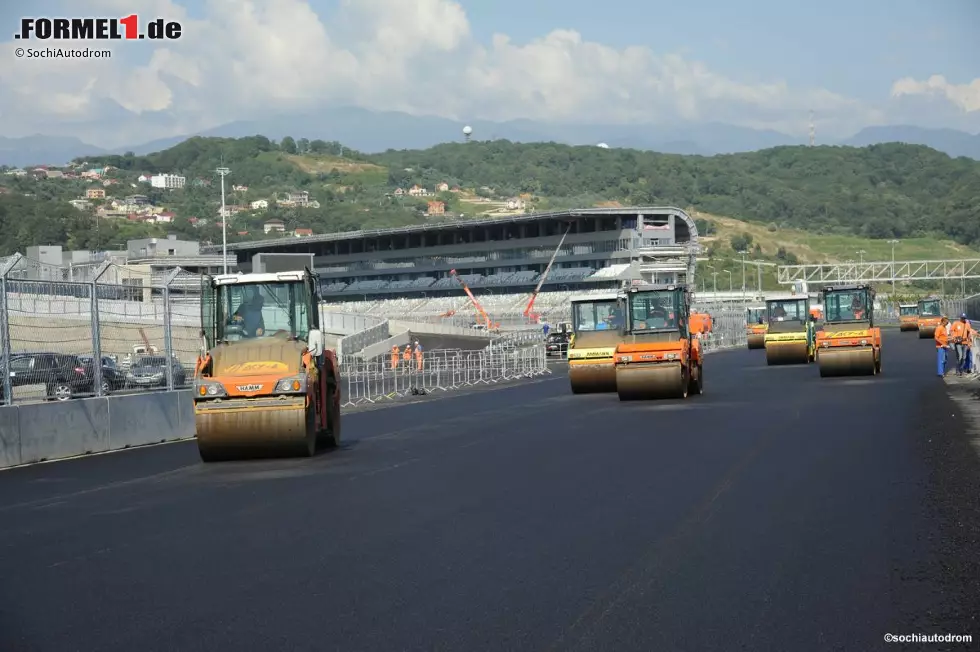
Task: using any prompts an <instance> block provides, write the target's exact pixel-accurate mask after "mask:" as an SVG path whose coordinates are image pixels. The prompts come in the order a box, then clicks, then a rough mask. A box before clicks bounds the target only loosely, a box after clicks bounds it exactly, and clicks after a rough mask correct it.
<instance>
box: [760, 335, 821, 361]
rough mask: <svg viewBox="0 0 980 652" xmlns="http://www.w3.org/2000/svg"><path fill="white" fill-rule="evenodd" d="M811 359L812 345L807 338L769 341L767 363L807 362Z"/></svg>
mask: <svg viewBox="0 0 980 652" xmlns="http://www.w3.org/2000/svg"><path fill="white" fill-rule="evenodd" d="M809 361H810V345H809V343H808V342H807V341H806V340H802V341H791V342H767V343H766V364H768V365H786V364H806V363H808V362H809Z"/></svg>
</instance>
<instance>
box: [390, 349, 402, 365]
mask: <svg viewBox="0 0 980 652" xmlns="http://www.w3.org/2000/svg"><path fill="white" fill-rule="evenodd" d="M400 354H401V351H399V350H398V345H397V344H394V345H392V347H391V370H392V371H394V370H395V369H398V356H399V355H400Z"/></svg>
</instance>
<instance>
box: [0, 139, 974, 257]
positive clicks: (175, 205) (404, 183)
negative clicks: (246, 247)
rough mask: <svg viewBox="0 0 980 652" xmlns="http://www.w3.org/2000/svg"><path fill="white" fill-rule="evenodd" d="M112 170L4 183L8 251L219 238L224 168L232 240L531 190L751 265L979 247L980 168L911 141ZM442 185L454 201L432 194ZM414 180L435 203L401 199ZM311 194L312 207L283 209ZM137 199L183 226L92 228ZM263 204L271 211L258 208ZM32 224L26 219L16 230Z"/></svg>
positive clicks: (476, 146) (210, 152)
mask: <svg viewBox="0 0 980 652" xmlns="http://www.w3.org/2000/svg"><path fill="white" fill-rule="evenodd" d="M105 166H108V168H107V170H108V171H107V173H106V177H107V178H108V179H109V180H110V182H111V183H115V184H116V185H113V186H111V187H110V186H107V188H109V190H108V192H109V197H108V198H107V199H106V200H105V201H104V202H103V201H102V200H97V201H95V202H93V204H94V206H93V207H91V208H90V209H89V210H88V212H86V210H82V209H76V208H74V207H71V206H70V205H69V204H67V202H68V201H70V200H73V199H77V198H79V197H81V196H83V195H84V193H85V190H86V188H90V187H100V186H93V183H96V184H97V183H99V182H91V181H86V180H83V179H78V178H76V179H71V180H69V179H41V180H36V179H34V178H32V177H30V176H27V177H19V178H18V177H10V176H7V177H3V178H0V189H2V191H3V194H0V234H2V235H3V236H4V237H3V240H2V242H0V248H2V250H3V251H2V252H0V253H10V252H11V251H15V250H21V251H23V249H24V248H26V247H27V246H30V245H32V244H64V245H67V246H87V247H95V246H98V247H103V248H113V247H118V246H122V245H123V244H124V243H125V240H126V239H127V238H132V237H139V236H141V235H161V234H163V233H165V232H171V233H177V234H179V235H181V236H182V237H189V238H197V239H201V240H205V241H207V240H212V241H213V240H215V239H219V240H220V230H219V229H218V228H217V226H216V225H215V223H216V222H217V221H218V219H220V218H218V216H217V211H218V207H219V205H220V198H221V193H220V190H219V179H218V176H217V175H216V174H215V172H214V170H215V169H216V168H218V167H219V166H225V167H228V168H230V169H231V174H230V175H229V176H228V177H227V180H226V195H227V203H228V204H229V205H233V206H241V207H243V208H244V210H241V212H239V213H237V214H236V215H235V216H234V217H233V218H232V219H231V223H230V227H231V228H230V231H231V240H232V241H235V240H242V239H255V238H262V237H265V236H263V235H262V224H263V222H265V221H267V220H269V219H272V218H277V219H281V220H282V221H283V222H284V223H285V224H286V228H287V230H292V229H296V228H309V229H312V230H313V231H314V232H316V233H327V232H333V231H345V230H351V229H362V228H383V227H386V226H402V225H407V224H419V223H424V222H427V221H431V220H437V219H442V218H441V217H438V216H433V217H428V216H426V208H427V204H428V201H430V200H432V199H439V200H441V201H443V202H444V203H445V205H446V211H447V212H448V213H451V214H457V215H461V216H463V217H464V219H465V218H469V217H475V216H479V215H490V216H493V215H506V214H513V212H515V211H514V210H508V209H507V208H506V203H505V200H506V199H508V198H510V197H513V196H517V195H521V196H522V197H524V198H525V199H526V201H527V205H528V210H555V209H562V208H575V207H589V206H594V205H602V204H605V205H610V204H611V205H616V204H617V203H618V204H620V205H674V206H680V207H682V208H685V209H687V210H689V211H690V212H691V213H692V215H695V214H702V213H703V214H704V215H705V216H709V217H711V219H712V220H714V222H715V226H716V230H719V229H720V230H721V231H722V233H721V234H720V235H721V236H722V237H719V238H718V239H717V240H716V241H714V242H712V241H710V240H709V241H706V244H709V245H711V246H712V254H713V255H715V256H720V255H727V253H728V252H730V249H731V247H730V246H728V245H725V244H724V242H725V241H726V240H727V239H730V237H731V236H732V235H739V234H741V233H743V232H744V233H751V234H753V238H754V240H753V242H754V245H759V247H758V248H757V249H756V248H755V247H754V246H753V255H758V256H760V257H765V258H767V259H771V260H783V261H793V260H799V261H807V262H818V261H822V260H846V259H848V258H855V259H856V258H857V256H858V255H859V254H858V253H857V252H859V251H862V250H864V251H866V252H868V253H867V256H868V258H869V259H870V258H874V257H878V258H880V257H881V255H882V253H883V252H884V251H886V250H887V251H888V252H889V254H890V245H888V244H887V241H888V240H889V239H892V238H899V239H901V240H902V241H903V243H904V244H903V245H900V246H901V247H903V248H905V249H906V255H907V256H908V257H915V258H931V257H940V258H948V257H953V255H952V254H954V253H959V254H960V255H974V254H973V253H972V251H971V250H973V249H976V248H977V247H980V162H977V161H973V160H970V159H951V158H949V157H948V156H946V155H945V154H941V153H939V152H937V151H934V150H931V149H929V148H926V147H920V146H910V145H901V144H890V145H876V146H872V147H866V148H849V147H815V148H809V147H779V148H774V149H769V150H764V151H760V152H753V153H746V154H735V155H726V156H714V157H700V156H679V155H666V154H658V153H654V152H641V151H635V150H622V149H602V148H598V147H591V146H588V147H586V146H582V147H570V146H566V145H558V144H554V143H537V144H516V143H510V142H507V141H494V142H475V143H467V144H446V145H440V146H438V147H433V148H431V149H427V150H421V151H388V152H385V153H382V154H377V155H365V154H363V153H360V152H356V151H352V150H350V149H349V148H346V147H344V146H343V145H341V144H340V143H326V142H323V141H312V142H311V141H307V140H304V139H298V140H294V139H292V138H286V139H284V140H283V141H282V142H280V143H275V142H273V141H270V140H269V139H268V138H265V137H262V136H253V137H249V138H239V139H231V138H191V139H189V140H187V141H185V142H183V143H181V144H179V145H177V146H175V147H172V148H170V149H168V150H164V151H162V152H157V153H154V154H150V155H148V156H134V155H132V154H127V155H124V156H102V157H93V158H88V159H86V160H84V161H81V160H80V161H76V165H75V168H74V172H78V173H80V172H81V171H84V170H91V169H93V168H102V167H105ZM159 173H172V174H179V175H182V176H185V177H186V178H187V186H186V187H185V188H182V189H177V190H160V189H155V188H150V187H149V184H145V183H137V177H139V176H140V175H150V174H159ZM442 183H445V184H448V185H449V186H450V187H458V191H457V192H442V193H436V192H435V191H434V189H435V188H436V186H437V185H438V184H442ZM413 185H419V186H422V187H424V188H426V189H428V190H429V191H430V193H434V194H432V195H430V196H428V197H419V198H415V197H408V196H406V195H404V194H403V193H402V192H397V191H399V189H401V190H402V191H404V190H406V189H408V188H410V187H411V186H413ZM301 191H305V192H307V193H309V197H310V199H311V200H313V201H314V202H315V207H312V208H311V207H302V208H298V207H295V206H289V205H283V204H282V203H278V204H277V201H276V200H277V199H281V198H283V197H288V196H289V193H295V192H301ZM132 193H141V194H146V195H147V196H148V197H149V199H150V201H151V202H152V203H153V204H155V205H156V206H157V207H158V209H159V210H168V211H171V212H173V213H175V214H176V216H177V217H176V218H175V219H174V222H173V223H172V224H167V225H160V224H156V225H151V224H144V223H141V222H135V223H134V222H130V223H126V222H120V221H119V220H105V219H102V220H97V219H95V218H94V211H95V210H96V209H97V208H98V206H99V205H101V204H103V203H111V201H112V200H113V198H114V196H124V195H126V194H132ZM263 200H264V201H267V202H268V203H269V205H270V207H269V208H267V209H266V208H261V209H255V208H252V204H253V203H254V202H259V203H260V204H261V203H263ZM287 204H288V202H287ZM25 214H29V215H30V216H31V220H30V223H29V224H24V223H21V221H20V220H19V217H20V216H23V215H25ZM721 216H723V217H721ZM190 218H196V219H194V220H191V219H190ZM699 219H702V220H708V217H702V218H699ZM192 222H193V224H192ZM205 223H206V224H205ZM740 225H741V226H740ZM702 230H704V229H702ZM709 233H710V228H709ZM240 234H241V235H240ZM913 242H914V243H918V244H917V245H916V246H915V247H912V243H913ZM80 243H81V244H80ZM897 253H898V252H897ZM899 257H901V254H899Z"/></svg>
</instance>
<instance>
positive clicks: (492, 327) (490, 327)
mask: <svg viewBox="0 0 980 652" xmlns="http://www.w3.org/2000/svg"><path fill="white" fill-rule="evenodd" d="M449 275H450V276H452V277H453V278H454V279H456V281H457V282H458V283H459V284H460V285H461V286H463V292H465V293H466V296H468V297H469V298H470V303H472V304H473V307H474V308H476V311H477V313H479V315H480V317H481V318H482V319H483V323H484V325H485V326H486V327H487V330H488V331H492V330H496V329H497V328H499V327H500V324H495V323H494V322H493V320H492V319H490V315H488V314H487V311H486V310H484V309H483V306H481V305H480V302H479V301H477V300H476V297H475V296H473V293H472V292H471V291H470V288H469V286H468V285H466V282H465V281H463V279H462V277H460V275H459V274H457V273H456V270H455V269H451V270H449Z"/></svg>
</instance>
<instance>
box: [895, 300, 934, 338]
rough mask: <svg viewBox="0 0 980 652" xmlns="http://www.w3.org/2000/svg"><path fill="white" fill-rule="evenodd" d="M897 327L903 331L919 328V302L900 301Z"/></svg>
mask: <svg viewBox="0 0 980 652" xmlns="http://www.w3.org/2000/svg"><path fill="white" fill-rule="evenodd" d="M937 324H938V322H937ZM898 328H899V330H900V331H902V332H903V333H904V332H906V331H917V330H919V304H917V303H901V304H899V305H898ZM933 330H935V329H933Z"/></svg>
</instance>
